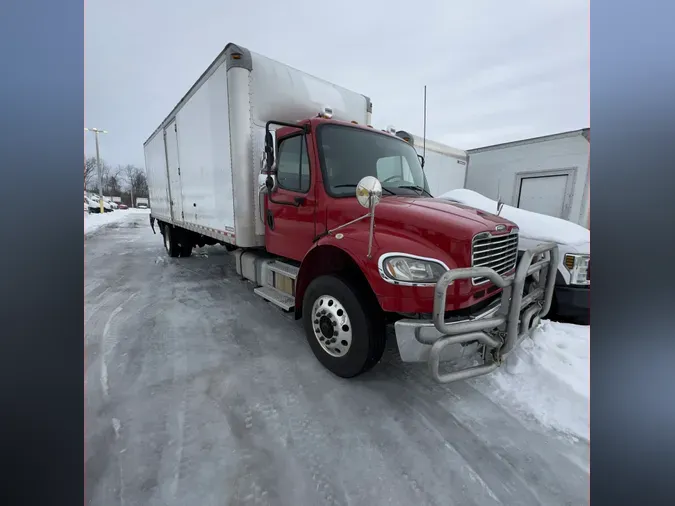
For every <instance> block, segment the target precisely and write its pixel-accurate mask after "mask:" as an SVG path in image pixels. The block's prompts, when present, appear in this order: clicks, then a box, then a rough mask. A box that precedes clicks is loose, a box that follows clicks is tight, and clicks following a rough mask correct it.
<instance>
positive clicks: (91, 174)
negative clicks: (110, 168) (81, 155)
mask: <svg viewBox="0 0 675 506" xmlns="http://www.w3.org/2000/svg"><path fill="white" fill-rule="evenodd" d="M101 163H103V162H101ZM97 170H98V168H97V167H96V157H95V156H90V157H88V158H85V159H84V189H85V190H86V189H91V187H92V184H93V185H94V186H96V185H97V183H96V176H97Z"/></svg>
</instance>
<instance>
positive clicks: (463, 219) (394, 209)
mask: <svg viewBox="0 0 675 506" xmlns="http://www.w3.org/2000/svg"><path fill="white" fill-rule="evenodd" d="M375 215H376V216H377V217H378V218H380V219H384V220H387V219H388V218H389V219H392V220H393V221H394V222H395V221H397V220H400V222H402V223H411V222H412V223H415V224H416V225H417V226H418V227H422V226H425V227H429V228H430V229H433V230H435V231H438V232H442V233H445V234H447V235H449V236H451V237H455V238H458V239H471V238H472V237H473V236H474V235H476V234H477V233H479V232H485V231H489V232H493V233H494V232H495V231H496V227H497V226H498V225H504V226H506V229H505V230H504V232H505V233H507V232H509V231H511V229H513V228H514V227H515V224H514V223H513V222H511V221H508V220H505V219H504V218H501V217H499V216H496V215H494V214H490V213H487V212H485V211H481V210H480V209H475V208H473V207H469V206H465V205H462V204H458V203H456V202H450V201H448V200H444V199H435V198H410V197H383V198H382V200H381V201H380V204H379V205H378V206H377V209H376V210H375ZM387 221H388V220H387Z"/></svg>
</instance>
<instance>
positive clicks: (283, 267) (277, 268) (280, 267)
mask: <svg viewBox="0 0 675 506" xmlns="http://www.w3.org/2000/svg"><path fill="white" fill-rule="evenodd" d="M267 266H268V268H269V270H271V271H272V272H276V273H279V274H281V275H282V276H286V277H287V278H290V279H292V280H296V279H298V273H299V272H300V268H298V267H296V266H295V265H291V264H287V263H285V262H282V261H280V260H273V261H272V262H270V263H269V264H267Z"/></svg>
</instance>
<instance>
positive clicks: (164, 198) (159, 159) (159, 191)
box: [131, 131, 171, 221]
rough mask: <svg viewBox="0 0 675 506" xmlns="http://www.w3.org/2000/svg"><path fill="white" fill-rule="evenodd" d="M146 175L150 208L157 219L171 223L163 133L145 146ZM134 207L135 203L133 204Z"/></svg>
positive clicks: (159, 133)
mask: <svg viewBox="0 0 675 506" xmlns="http://www.w3.org/2000/svg"><path fill="white" fill-rule="evenodd" d="M144 151H145V173H146V178H147V180H148V191H149V193H150V207H151V209H152V214H153V216H155V217H156V218H161V219H164V220H166V221H171V206H170V204H169V202H170V196H169V181H168V179H167V175H166V149H165V146H164V133H163V131H158V132H156V133H155V134H154V135H153V136H152V137H151V138H150V139H149V140H148V142H147V143H146V144H145V148H144ZM131 205H132V207H133V206H134V202H132V203H131Z"/></svg>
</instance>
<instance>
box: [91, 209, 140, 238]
mask: <svg viewBox="0 0 675 506" xmlns="http://www.w3.org/2000/svg"><path fill="white" fill-rule="evenodd" d="M149 213H150V210H149V209H118V210H115V211H113V212H111V213H104V214H99V213H96V214H86V213H85V215H84V235H87V234H91V233H93V232H96V231H97V230H99V229H100V228H101V227H105V226H106V225H110V224H112V223H119V222H121V221H124V220H126V219H128V218H130V217H131V216H133V215H134V214H135V215H138V214H149Z"/></svg>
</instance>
